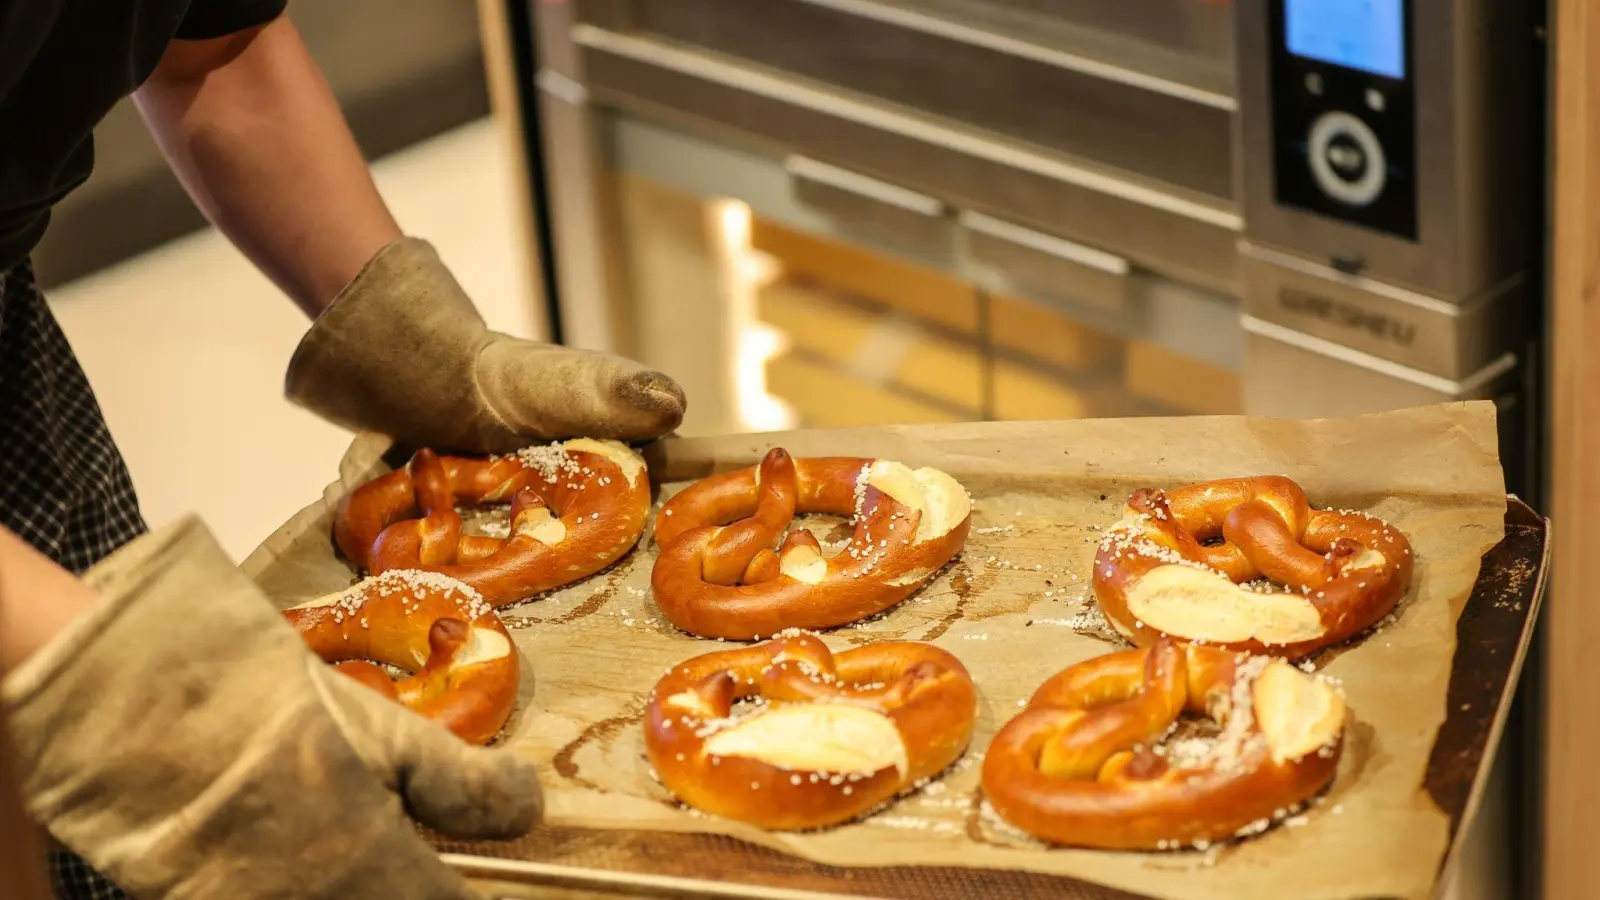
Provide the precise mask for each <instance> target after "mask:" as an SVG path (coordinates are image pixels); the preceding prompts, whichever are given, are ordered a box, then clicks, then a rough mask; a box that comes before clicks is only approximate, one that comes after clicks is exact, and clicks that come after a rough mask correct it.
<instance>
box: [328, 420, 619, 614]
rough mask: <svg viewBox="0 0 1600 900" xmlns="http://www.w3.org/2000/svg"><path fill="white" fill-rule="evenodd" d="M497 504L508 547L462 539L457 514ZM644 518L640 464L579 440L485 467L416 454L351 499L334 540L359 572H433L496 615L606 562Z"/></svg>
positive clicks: (611, 447)
mask: <svg viewBox="0 0 1600 900" xmlns="http://www.w3.org/2000/svg"><path fill="white" fill-rule="evenodd" d="M507 500H509V501H510V502H511V528H510V532H509V534H508V536H507V537H505V538H496V537H486V536H482V535H467V534H463V533H462V523H461V515H460V513H458V512H457V511H456V504H458V503H467V504H473V503H495V502H503V501H507ZM649 512H650V480H649V477H648V476H647V474H646V472H645V464H644V460H643V459H641V458H640V457H639V455H638V454H637V453H634V452H633V451H632V450H630V449H629V448H628V447H626V446H625V445H623V444H619V443H617V442H615V441H593V440H588V439H586V438H582V439H578V440H572V441H567V442H566V443H562V444H549V445H545V446H538V447H528V448H525V449H523V450H521V451H519V452H517V453H515V454H511V455H508V456H498V457H492V458H488V459H473V458H467V457H458V456H439V455H437V454H436V453H434V452H433V451H432V450H426V449H424V450H419V451H417V453H416V455H415V456H413V457H412V458H411V461H410V462H409V463H407V464H406V466H405V467H404V468H401V469H396V470H395V471H393V472H390V473H388V474H386V475H381V476H379V477H377V478H374V479H373V480H371V481H369V482H367V483H366V484H363V485H362V486H360V487H358V488H356V489H355V490H354V491H352V492H350V494H349V495H348V496H346V497H345V499H344V500H343V501H342V502H341V503H340V505H339V509H338V512H337V514H336V515H335V517H334V525H333V534H334V541H335V543H337V544H338V546H339V550H340V551H341V552H342V553H344V555H345V557H346V558H347V559H349V560H350V561H351V562H353V563H354V564H355V565H356V566H358V567H359V568H362V569H365V570H367V571H369V572H371V573H373V574H379V573H382V572H387V571H389V570H391V569H422V570H425V571H430V572H437V573H439V574H442V575H447V576H449V577H451V578H454V579H456V580H458V581H461V582H462V583H464V584H466V585H468V586H470V587H472V588H473V589H475V590H477V591H478V592H479V593H481V594H482V595H483V597H484V599H485V600H487V601H489V602H490V603H491V604H493V605H495V606H497V607H499V606H506V605H508V604H511V603H517V602H519V601H522V600H526V599H528V598H529V597H532V596H534V595H536V594H539V593H542V592H544V591H548V590H552V589H554V588H558V587H561V586H562V585H565V584H570V583H571V582H574V581H577V580H578V579H580V578H584V577H587V576H589V575H593V574H594V573H596V572H598V571H600V570H601V569H604V568H605V567H607V566H609V565H611V564H612V563H614V562H616V561H617V560H618V559H619V558H621V556H622V555H623V554H624V553H626V552H628V550H629V549H630V548H631V547H633V545H634V544H635V543H636V542H638V540H639V535H640V534H642V533H643V531H644V526H645V522H646V519H647V517H648V516H649ZM419 514H420V518H414V517H415V516H418V515H419Z"/></svg>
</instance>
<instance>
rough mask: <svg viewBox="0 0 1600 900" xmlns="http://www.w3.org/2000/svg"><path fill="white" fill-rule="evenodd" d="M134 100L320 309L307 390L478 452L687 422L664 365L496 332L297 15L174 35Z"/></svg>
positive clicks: (288, 281) (314, 405)
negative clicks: (300, 28)
mask: <svg viewBox="0 0 1600 900" xmlns="http://www.w3.org/2000/svg"><path fill="white" fill-rule="evenodd" d="M134 101H135V103H137V104H138V107H139V111H140V113H141V114H142V115H143V116H144V120H145V122H146V124H147V125H148V126H149V128H150V131H151V132H152V133H153V134H154V135H155V138H156V141H157V143H158V144H160V146H161V149H162V152H163V153H165V154H166V157H167V160H168V162H170V163H171V164H172V167H173V169H174V171H176V172H177V173H178V177H179V178H180V179H181V180H182V181H183V184H184V187H185V188H186V189H187V190H188V191H189V195H190V196H191V197H193V198H194V201H195V203H196V204H198V205H199V206H200V208H201V209H202V210H204V211H205V214H206V216H207V217H208V218H210V219H211V221H212V222H213V223H215V224H216V225H217V227H218V228H220V229H221V230H222V231H223V233H225V234H226V235H227V236H228V237H229V238H230V239H231V240H232V241H233V242H234V244H236V245H237V246H238V247H239V249H240V250H242V251H244V253H245V255H247V256H248V257H250V259H251V260H252V261H253V262H255V264H256V265H257V266H258V267H259V268H260V269H261V270H262V271H263V272H265V273H266V274H267V275H268V276H269V277H271V278H272V280H273V281H275V282H277V284H278V286H279V287H281V288H282V289H283V290H284V292H285V293H287V294H288V295H289V296H290V297H291V298H293V299H294V301H295V302H296V303H297V304H299V306H300V308H301V309H303V310H305V312H306V313H307V314H308V315H310V316H312V317H313V319H314V320H315V321H314V322H313V324H312V327H311V329H310V331H308V332H307V334H306V337H305V338H304V339H303V340H302V341H301V343H300V346H299V348H298V349H297V350H296V352H295V355H294V358H293V359H292V360H291V361H290V363H289V372H288V375H287V377H286V378H285V388H286V392H287V394H288V396H289V398H290V399H291V400H293V401H295V402H296V403H299V404H301V405H302V406H305V407H307V408H309V409H311V410H312V411H313V412H316V413H318V414H320V415H321V416H322V417H323V418H325V419H328V420H330V421H332V422H335V423H337V424H340V425H344V426H346V427H348V428H352V429H365V430H371V431H379V432H382V433H384V434H387V435H389V436H390V437H393V438H395V439H396V440H398V441H400V442H401V443H408V444H412V445H414V446H443V447H451V448H455V449H460V450H471V451H478V452H504V451H508V450H514V449H516V448H518V447H522V446H524V445H526V444H528V443H530V442H532V441H534V440H549V439H552V438H563V437H591V438H618V439H622V440H643V439H648V438H654V437H658V436H660V435H662V434H665V433H667V432H669V431H671V430H672V429H674V428H676V427H677V426H678V423H679V422H681V421H682V419H683V410H684V397H683V391H682V389H681V388H679V387H678V385H677V384H676V383H674V382H673V381H672V379H670V378H668V377H666V376H665V375H663V374H662V373H660V372H654V371H650V370H649V369H647V368H645V367H644V366H641V365H639V364H638V363H635V362H632V361H630V360H625V359H619V358H617V357H613V356H608V355H604V354H597V353H585V352H582V351H576V350H569V349H566V348H561V347H551V346H549V345H547V344H539V343H535V342H533V341H524V340H518V339H516V338H512V337H510V336H508V335H503V334H496V333H494V332H491V331H489V329H488V327H487V326H486V325H485V324H484V322H483V318H482V317H481V316H480V315H479V314H478V310H477V309H476V307H475V306H474V305H473V303H472V301H471V299H470V298H468V297H467V295H466V293H465V292H464V291H462V289H461V286H460V285H459V284H458V283H456V280H455V278H454V277H453V276H452V275H451V273H450V270H449V269H448V268H447V267H446V266H445V265H444V263H443V262H442V261H441V260H440V259H439V256H438V254H437V253H435V252H434V250H433V248H432V247H430V246H429V245H428V244H427V243H426V242H423V241H420V240H417V239H415V238H409V237H403V236H402V234H401V232H400V229H399V227H398V226H397V225H396V224H395V221H394V218H393V217H392V216H391V215H390V214H389V211H388V209H387V208H385V206H384V204H383V200H382V198H380V197H379V196H378V191H377V188H376V187H374V185H373V183H372V177H371V175H370V174H369V173H368V171H367V166H366V162H365V161H364V160H363V159H362V158H361V153H360V151H359V149H358V148H357V147H356V144H355V140H354V139H353V138H352V137H351V136H350V130H349V128H347V127H346V125H345V122H344V119H343V117H342V115H341V114H340V112H339V107H338V103H337V101H336V100H335V98H334V96H333V94H332V92H331V91H330V90H329V89H328V85H327V83H326V82H325V81H324V80H323V78H322V75H321V73H320V72H318V70H317V67H316V64H315V63H314V62H313V61H312V60H311V57H310V56H309V55H308V54H307V53H306V49H305V46H304V45H303V44H302V43H301V42H300V35H299V33H298V32H297V31H296V30H295V28H294V26H293V25H292V24H290V22H289V20H288V18H287V17H284V16H280V17H279V18H278V19H277V20H275V21H273V22H271V23H269V24H267V25H264V26H261V27H258V28H251V29H247V30H245V31H241V32H238V33H236V34H233V35H230V36H227V37H221V38H216V39H212V40H203V41H174V42H173V43H172V45H171V47H169V48H168V50H167V52H166V54H165V55H164V56H163V57H162V59H161V62H160V64H159V65H158V66H157V67H156V71H155V73H154V74H152V75H151V76H150V78H149V79H148V80H147V81H146V82H145V83H144V85H143V86H141V87H140V88H139V91H138V92H137V93H136V94H135V95H134Z"/></svg>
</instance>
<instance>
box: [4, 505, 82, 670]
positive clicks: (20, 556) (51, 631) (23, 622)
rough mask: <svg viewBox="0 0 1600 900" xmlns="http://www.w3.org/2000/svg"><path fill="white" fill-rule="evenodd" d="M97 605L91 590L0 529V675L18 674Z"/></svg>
mask: <svg viewBox="0 0 1600 900" xmlns="http://www.w3.org/2000/svg"><path fill="white" fill-rule="evenodd" d="M94 602H95V594H94V591H92V590H90V589H89V587H88V585H85V584H84V583H83V582H82V581H79V580H78V579H77V578H75V577H73V575H72V573H70V572H68V571H67V570H65V569H63V568H61V567H60V566H58V565H56V564H55V563H53V562H51V561H50V560H49V559H47V558H45V556H44V555H42V554H41V553H39V552H38V551H37V550H34V549H33V548H32V547H30V546H28V545H27V544H26V543H25V542H23V540H22V539H21V538H19V537H17V536H16V535H14V534H12V533H11V532H10V531H7V530H5V529H4V528H0V670H10V669H15V668H17V666H18V665H20V664H21V663H22V661H23V660H25V659H27V658H28V657H29V656H31V655H32V654H33V652H34V651H36V650H38V649H39V648H40V647H43V646H44V645H45V644H48V643H49V642H50V640H51V639H52V638H54V637H55V636H56V635H57V634H59V633H61V632H62V631H64V630H65V629H66V627H67V626H68V625H69V624H70V623H71V622H72V620H73V619H75V618H77V617H78V616H79V615H80V614H82V613H83V612H84V611H85V610H87V609H88V608H89V607H90V606H92V605H94Z"/></svg>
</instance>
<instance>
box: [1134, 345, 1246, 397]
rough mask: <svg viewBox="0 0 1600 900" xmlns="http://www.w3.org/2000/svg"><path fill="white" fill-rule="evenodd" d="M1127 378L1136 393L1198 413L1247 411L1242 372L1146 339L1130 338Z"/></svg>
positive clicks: (1136, 394)
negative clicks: (1148, 341) (1240, 376)
mask: <svg viewBox="0 0 1600 900" xmlns="http://www.w3.org/2000/svg"><path fill="white" fill-rule="evenodd" d="M1123 379H1124V381H1125V383H1126V384H1125V386H1126V387H1127V389H1128V391H1129V392H1130V393H1132V394H1134V395H1135V396H1139V397H1143V398H1145V399H1147V400H1154V401H1157V402H1159V403H1164V404H1167V405H1169V406H1173V407H1176V408H1177V409H1179V410H1182V411H1184V412H1188V413H1195V414H1198V415H1230V414H1238V413H1242V412H1243V411H1244V409H1243V407H1244V398H1243V391H1242V390H1241V387H1240V383H1239V375H1238V373H1236V372H1230V371H1228V370H1227V369H1223V368H1221V367H1218V366H1213V365H1211V364H1210V363H1205V362H1201V361H1200V360H1197V359H1191V358H1190V357H1187V356H1181V355H1179V354H1177V353H1173V352H1172V351H1171V350H1168V349H1166V348H1165V347H1161V346H1158V345H1156V344H1151V343H1147V342H1145V341H1129V342H1128V351H1127V359H1126V365H1125V366H1124V369H1123Z"/></svg>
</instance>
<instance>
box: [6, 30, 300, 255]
mask: <svg viewBox="0 0 1600 900" xmlns="http://www.w3.org/2000/svg"><path fill="white" fill-rule="evenodd" d="M286 4H287V0H0V272H3V271H5V270H7V269H10V268H11V267H12V266H14V265H16V264H17V263H20V262H21V261H22V260H23V259H24V258H25V257H27V255H28V254H29V252H31V251H32V250H33V248H34V246H35V245H37V244H38V243H39V239H40V238H41V237H42V236H43V235H44V229H45V225H46V224H47V223H48V222H49V220H50V208H51V207H52V206H54V205H55V204H56V203H58V202H60V200H61V198H62V197H65V196H66V195H67V194H68V193H69V192H70V191H72V189H73V188H76V187H77V186H78V185H80V184H82V183H83V182H84V179H86V178H88V177H89V172H90V170H91V169H92V168H94V138H93V131H94V127H95V126H96V125H98V124H99V123H100V120H101V119H103V118H104V117H105V115H106V114H107V113H109V112H110V111H111V108H112V107H113V106H115V105H116V103H117V101H119V100H121V99H122V98H124V97H126V96H128V95H129V94H131V93H133V91H134V89H135V88H137V87H138V86H139V85H140V84H141V83H143V82H144V80H145V79H146V78H148V77H149V75H150V73H151V71H153V70H154V69H155V66H156V63H157V62H159V61H160V60H161V55H162V53H163V52H165V51H166V49H167V45H168V44H169V43H171V42H172V40H173V39H175V38H176V39H179V40H201V39H205V38H215V37H222V36H224V35H228V34H232V33H234V32H236V31H243V30H244V29H246V28H251V27H254V26H256V25H261V24H265V23H267V22H270V21H272V20H273V19H275V18H277V17H278V16H279V15H280V14H281V13H282V12H283V10H284V7H285V5H286Z"/></svg>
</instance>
